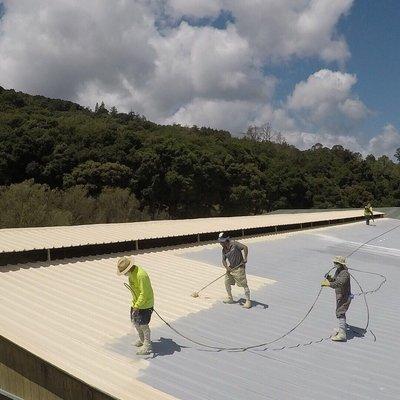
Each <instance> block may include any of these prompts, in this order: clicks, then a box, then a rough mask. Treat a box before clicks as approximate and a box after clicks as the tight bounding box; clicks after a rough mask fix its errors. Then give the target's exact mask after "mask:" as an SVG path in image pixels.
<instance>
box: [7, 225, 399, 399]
mask: <svg viewBox="0 0 400 400" xmlns="http://www.w3.org/2000/svg"><path fill="white" fill-rule="evenodd" d="M399 224H400V222H399V221H397V220H391V219H383V220H377V221H376V224H375V225H372V226H366V225H365V223H362V222H358V223H354V224H349V225H343V226H337V227H334V226H331V227H326V228H320V229H315V230H308V231H304V232H292V233H286V234H279V235H275V236H268V237H258V238H253V239H246V240H243V242H244V243H246V244H247V245H248V246H249V262H248V266H247V271H248V277H249V286H250V289H251V291H252V297H253V299H254V300H255V301H256V302H255V306H254V307H253V308H251V309H250V310H245V309H243V308H242V307H240V306H239V304H233V305H225V304H222V302H221V300H222V299H223V297H224V287H223V281H222V280H221V281H218V282H216V283H215V284H214V285H212V286H210V287H209V288H207V289H206V290H204V292H202V293H201V294H200V297H199V298H197V299H194V298H192V297H191V296H190V294H191V293H192V292H193V291H194V290H197V289H199V288H200V287H202V286H203V285H205V284H206V283H207V282H209V281H211V280H213V279H214V278H216V277H217V276H218V275H219V274H221V273H222V269H221V267H220V266H219V265H220V252H221V250H220V246H219V245H218V244H215V245H213V244H212V245H206V246H197V247H189V246H187V247H181V248H176V249H172V250H165V251H150V252H147V253H144V252H143V253H141V254H139V255H137V259H138V261H139V263H140V264H141V265H142V266H143V267H144V268H145V269H146V270H147V271H148V273H149V275H150V277H151V280H152V284H153V288H154V291H155V296H156V305H155V306H156V309H157V310H158V312H159V313H160V314H161V315H162V316H163V317H164V318H165V319H166V320H167V321H169V322H170V323H172V325H173V326H174V327H176V328H177V329H178V330H180V331H182V332H183V333H184V334H185V335H188V336H190V337H192V338H194V339H195V340H199V341H202V342H205V343H209V344H210V345H218V346H219V345H221V346H243V345H244V346H247V345H252V344H256V343H261V342H266V341H268V340H271V339H273V338H275V337H277V336H280V335H281V334H283V333H284V332H286V331H288V330H289V329H290V328H291V327H293V326H294V325H295V324H296V323H297V322H298V321H299V320H300V319H301V318H302V317H303V316H304V314H305V312H306V311H307V310H308V309H309V307H310V305H311V304H312V302H313V301H314V299H315V296H316V294H317V292H318V291H319V287H320V281H321V280H322V279H323V274H324V273H325V272H326V271H327V270H328V269H329V268H330V267H331V259H332V257H333V256H334V255H337V254H338V255H346V254H348V253H350V252H351V251H352V250H354V249H356V248H357V247H358V246H359V245H361V244H362V243H363V242H365V241H367V240H369V239H372V238H373V237H376V236H378V235H380V234H382V233H384V232H386V231H387V230H389V229H391V228H394V227H396V226H397V225H399ZM399 239H400V228H399V229H396V230H393V231H392V232H390V233H388V234H387V235H384V236H381V237H380V238H378V239H376V240H374V241H371V242H370V243H369V244H367V245H365V246H364V247H362V248H361V249H360V250H359V251H358V252H356V253H355V254H354V255H353V256H352V257H351V258H350V259H349V260H348V264H349V266H350V267H353V268H356V269H362V270H365V271H371V272H378V273H380V274H383V275H385V276H386V277H387V283H386V284H385V285H383V286H382V288H381V289H380V290H379V291H378V292H376V293H373V294H369V295H368V296H367V301H368V305H369V310H370V325H369V327H368V331H367V332H365V333H363V328H364V327H365V322H366V309H365V304H364V302H363V298H362V297H361V296H358V297H355V299H354V300H353V302H352V304H351V307H350V310H349V312H348V323H349V324H350V325H351V326H353V327H354V328H353V329H354V330H353V331H352V332H351V333H350V334H349V338H350V340H348V341H347V343H333V342H331V341H329V340H325V341H322V342H320V343H315V344H312V345H309V346H299V347H295V348H291V349H288V348H286V349H284V350H282V351H279V350H278V349H279V348H282V347H283V346H287V347H289V346H295V345H297V344H298V343H300V344H306V343H309V342H310V341H311V340H315V341H318V340H319V338H324V337H327V336H329V335H330V333H331V331H332V328H333V327H334V326H335V325H336V318H335V314H334V292H333V290H331V289H329V288H326V289H323V291H322V294H321V297H320V299H319V301H318V303H317V304H316V307H315V308H314V310H313V311H312V313H311V314H310V315H309V317H308V318H307V319H306V320H305V322H304V323H303V324H302V325H301V326H300V327H299V328H298V329H297V330H295V331H294V332H293V333H292V334H290V335H289V336H288V337H286V338H285V339H283V340H282V341H280V342H278V343H275V344H274V345H272V346H271V349H270V350H267V351H262V352H261V351H255V350H253V351H251V352H250V351H245V352H226V351H223V352H213V351H204V349H200V348H199V346H196V345H193V344H192V343H190V342H188V341H186V340H185V339H183V338H181V337H179V336H177V335H176V334H175V333H174V332H172V331H171V330H170V329H169V328H168V327H166V326H165V325H164V324H163V323H162V322H161V321H160V320H159V319H158V318H157V316H156V315H154V314H153V317H152V321H151V328H152V340H153V346H154V351H155V353H154V355H153V356H151V357H142V358H141V357H139V356H136V354H135V351H136V349H135V348H134V347H133V344H132V343H133V341H134V340H135V336H134V334H133V329H132V327H131V326H130V321H129V305H130V294H129V292H128V291H127V290H126V289H125V288H124V286H123V282H124V279H125V278H123V277H119V276H116V274H115V271H116V267H115V264H116V260H117V257H115V256H112V257H111V256H101V257H100V256H99V257H96V258H95V257H92V258H85V259H74V260H68V261H67V260H64V261H63V262H56V263H52V264H51V265H49V264H45V263H42V264H40V263H37V264H24V265H20V266H8V267H2V268H0V293H1V302H0V334H1V335H3V336H5V337H6V338H8V339H11V340H12V341H14V342H15V343H17V344H18V345H20V346H23V347H25V348H26V349H28V350H29V351H31V352H33V353H35V354H37V355H38V356H39V357H42V358H44V359H46V360H48V361H50V362H51V363H53V364H55V365H56V366H58V367H60V368H62V369H64V370H66V371H67V372H69V373H71V374H72V375H75V376H77V377H79V378H80V379H82V380H84V381H86V382H88V383H89V384H91V385H93V386H96V387H98V388H99V389H101V390H103V391H105V392H107V393H109V394H111V395H113V396H115V397H117V398H120V399H173V398H175V399H183V400H197V399H199V400H200V399H212V400H228V399H229V400H231V399H244V398H245V399H246V400H261V399H285V400H286V399H289V400H291V399H318V400H320V399H328V400H336V399H352V400H353V399H354V400H361V399H362V400H364V399H365V400H367V399H368V400H372V399H374V400H375V399H379V400H386V399H393V400H394V399H398V398H399V389H398V382H399V379H400V363H399V354H398V350H397V349H398V332H399V330H400V316H399V312H398V307H399V295H398V288H397V282H398V281H399V278H400V269H399V257H400V240H399ZM354 275H355V276H356V278H357V280H359V281H360V283H361V284H362V286H363V287H364V289H365V290H370V289H373V288H375V287H377V286H378V285H379V283H380V281H381V280H380V278H379V277H377V276H374V275H368V274H362V273H356V272H354ZM352 287H353V292H357V291H358V288H357V286H356V285H355V284H354V282H352ZM234 295H235V297H236V299H238V298H240V297H243V293H242V291H241V290H240V289H237V288H234ZM371 331H372V333H371ZM375 338H376V340H375Z"/></svg>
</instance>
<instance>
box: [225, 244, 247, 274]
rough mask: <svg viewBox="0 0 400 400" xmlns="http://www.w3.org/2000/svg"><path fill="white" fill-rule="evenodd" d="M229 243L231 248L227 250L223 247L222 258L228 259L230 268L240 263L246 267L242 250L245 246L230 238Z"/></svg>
mask: <svg viewBox="0 0 400 400" xmlns="http://www.w3.org/2000/svg"><path fill="white" fill-rule="evenodd" d="M229 245H230V246H229V248H228V249H226V250H225V248H222V260H223V261H226V259H228V261H229V267H230V268H236V267H239V266H240V265H241V266H243V267H244V266H245V265H244V262H243V261H244V258H243V254H242V250H244V249H245V246H244V245H243V244H242V243H239V242H236V241H235V240H230V241H229Z"/></svg>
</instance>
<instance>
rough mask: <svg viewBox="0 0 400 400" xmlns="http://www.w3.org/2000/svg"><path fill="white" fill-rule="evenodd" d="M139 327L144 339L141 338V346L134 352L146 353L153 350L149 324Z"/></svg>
mask: <svg viewBox="0 0 400 400" xmlns="http://www.w3.org/2000/svg"><path fill="white" fill-rule="evenodd" d="M140 329H141V331H142V333H143V337H144V340H143V346H142V347H141V348H140V349H139V350H138V352H137V353H136V354H138V355H147V354H150V353H151V352H152V351H153V348H152V345H151V338H150V333H151V332H150V327H149V325H140Z"/></svg>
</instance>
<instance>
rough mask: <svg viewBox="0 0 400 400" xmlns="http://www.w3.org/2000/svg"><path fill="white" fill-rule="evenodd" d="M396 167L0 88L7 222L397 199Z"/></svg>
mask: <svg viewBox="0 0 400 400" xmlns="http://www.w3.org/2000/svg"><path fill="white" fill-rule="evenodd" d="M399 183H400V166H399V164H396V163H394V162H392V161H391V160H390V159H389V158H387V157H381V158H379V159H375V158H374V157H373V156H368V157H367V158H366V159H363V158H362V157H361V155H360V154H358V153H353V152H351V151H349V150H346V149H344V148H343V147H341V146H334V147H333V148H332V149H328V148H324V147H322V146H321V145H315V146H314V147H313V148H312V149H310V150H307V151H300V150H298V149H296V148H295V147H293V146H289V145H288V144H286V143H275V142H272V141H269V140H265V141H261V142H260V141H257V140H254V139H251V138H249V137H245V136H243V137H242V138H235V137H232V136H231V135H230V134H229V132H225V131H217V130H213V129H210V128H197V127H193V128H187V127H182V126H179V125H173V126H161V125H157V124H155V123H152V122H150V121H147V120H146V118H145V117H143V116H140V115H137V114H136V113H135V112H130V113H128V114H125V113H119V112H118V111H117V110H116V108H115V107H112V108H110V110H107V109H106V107H105V106H104V104H100V105H97V106H96V109H95V111H91V110H89V109H87V108H84V107H82V106H80V105H78V104H74V103H71V102H68V101H63V100H52V99H48V98H45V97H42V96H30V95H27V94H23V93H17V92H15V91H13V90H5V89H3V88H0V185H1V189H0V208H1V215H0V227H14V226H40V225H58V224H63V225H64V224H65V225H68V224H81V223H97V222H123V221H134V220H141V219H154V218H192V217H204V216H217V215H225V216H228V215H244V214H257V213H263V212H267V211H271V210H275V209H278V208H313V207H315V208H332V207H338V208H344V207H360V206H362V205H363V204H365V203H366V202H367V201H372V202H373V204H374V206H378V205H379V206H400V188H399Z"/></svg>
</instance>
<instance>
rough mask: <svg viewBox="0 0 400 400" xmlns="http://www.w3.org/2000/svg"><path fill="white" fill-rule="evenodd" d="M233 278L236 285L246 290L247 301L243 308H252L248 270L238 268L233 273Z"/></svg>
mask: <svg viewBox="0 0 400 400" xmlns="http://www.w3.org/2000/svg"><path fill="white" fill-rule="evenodd" d="M232 276H233V277H234V279H235V282H236V284H237V285H238V286H239V287H242V288H243V289H244V295H245V297H246V301H245V303H244V304H243V307H244V308H251V300H250V289H249V286H248V284H247V277H246V269H245V268H244V267H239V268H236V269H235V270H233V271H232Z"/></svg>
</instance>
